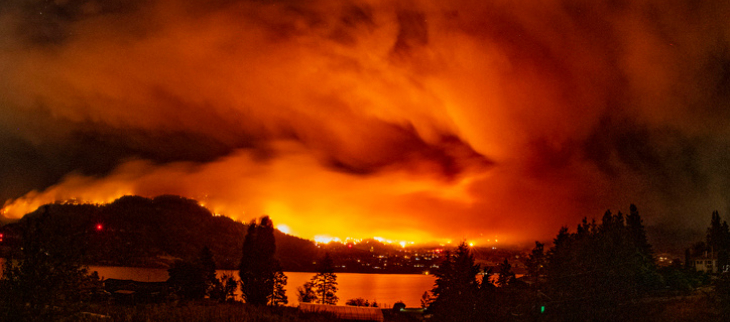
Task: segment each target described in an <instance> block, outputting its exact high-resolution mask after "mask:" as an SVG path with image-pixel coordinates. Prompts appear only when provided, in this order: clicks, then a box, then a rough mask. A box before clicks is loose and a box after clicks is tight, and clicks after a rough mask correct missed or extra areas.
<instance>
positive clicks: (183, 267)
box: [167, 247, 222, 299]
mask: <svg viewBox="0 0 730 322" xmlns="http://www.w3.org/2000/svg"><path fill="white" fill-rule="evenodd" d="M215 271H216V266H215V261H214V260H213V253H212V252H211V251H210V249H208V247H203V249H201V251H200V254H198V257H197V258H196V259H195V260H193V261H180V260H178V261H175V262H174V263H173V265H172V267H170V269H168V270H167V272H168V275H170V278H169V279H168V280H167V282H168V283H169V284H170V286H171V287H172V288H173V290H174V291H175V293H177V294H178V295H179V296H181V297H183V298H185V299H201V298H203V297H205V296H206V295H208V296H210V297H211V298H216V297H217V296H218V295H220V294H217V292H220V290H221V287H222V285H221V283H222V282H221V281H220V280H218V278H217V276H216V272H215Z"/></svg>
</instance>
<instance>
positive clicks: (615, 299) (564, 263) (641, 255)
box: [546, 207, 661, 320]
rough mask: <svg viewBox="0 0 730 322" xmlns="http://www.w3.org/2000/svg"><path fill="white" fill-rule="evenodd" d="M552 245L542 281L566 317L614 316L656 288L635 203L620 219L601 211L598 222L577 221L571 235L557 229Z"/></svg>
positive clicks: (654, 275)
mask: <svg viewBox="0 0 730 322" xmlns="http://www.w3.org/2000/svg"><path fill="white" fill-rule="evenodd" d="M554 244H555V245H554V246H553V248H552V249H551V250H550V251H549V259H548V262H547V270H546V272H547V282H548V286H549V288H550V289H549V291H550V293H551V297H552V298H555V299H557V300H558V301H561V302H562V303H566V304H565V306H564V308H565V310H566V311H565V312H563V314H565V316H564V318H566V319H568V318H570V319H574V320H575V319H577V320H585V319H589V320H597V319H598V320H600V319H609V320H610V319H620V318H619V316H618V315H616V314H619V313H620V312H619V311H620V310H621V309H625V308H627V307H628V306H626V305H625V304H627V303H630V301H631V300H633V299H636V298H637V297H639V296H641V295H642V294H645V293H646V292H648V291H650V290H651V289H653V288H657V287H659V286H660V285H659V283H660V282H661V277H660V276H659V275H658V274H657V272H656V268H655V265H654V263H653V260H652V255H651V245H649V243H648V242H647V241H646V235H645V232H644V228H643V225H642V224H641V217H640V216H639V214H638V211H636V207H631V213H630V214H629V216H627V218H626V220H624V217H623V215H622V214H621V212H619V213H618V214H616V215H614V214H612V213H611V212H610V211H606V213H605V214H604V215H603V218H602V220H601V224H600V225H596V224H595V222H591V223H589V222H588V221H587V220H586V219H583V221H582V223H581V224H579V225H578V229H577V231H576V232H575V233H569V232H568V230H567V228H565V227H563V228H562V229H561V230H560V232H559V233H558V236H557V237H556V238H555V240H554Z"/></svg>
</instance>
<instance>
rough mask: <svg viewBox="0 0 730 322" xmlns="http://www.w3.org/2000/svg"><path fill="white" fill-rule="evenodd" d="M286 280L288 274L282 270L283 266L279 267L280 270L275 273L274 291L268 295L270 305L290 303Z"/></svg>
mask: <svg viewBox="0 0 730 322" xmlns="http://www.w3.org/2000/svg"><path fill="white" fill-rule="evenodd" d="M286 281H287V277H286V275H284V272H282V271H281V268H279V270H277V271H276V273H275V274H274V291H273V292H272V293H271V295H269V297H268V300H269V305H273V306H277V305H287V304H288V303H289V299H288V298H287V296H286V290H284V287H285V286H286Z"/></svg>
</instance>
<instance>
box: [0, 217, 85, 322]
mask: <svg viewBox="0 0 730 322" xmlns="http://www.w3.org/2000/svg"><path fill="white" fill-rule="evenodd" d="M50 209H51V207H49V206H43V207H41V208H39V209H38V210H36V211H35V212H33V213H31V214H28V215H27V216H25V217H24V218H23V219H21V220H20V222H19V223H20V224H21V225H23V227H24V229H23V231H22V237H21V240H20V244H19V245H17V246H19V247H18V248H17V249H14V250H13V252H12V253H11V257H10V258H8V259H7V260H6V261H5V263H4V268H3V276H2V279H1V280H0V320H2V321H28V320H29V321H35V320H38V321H53V320H58V319H62V318H63V316H69V315H71V314H74V313H75V311H78V309H79V305H78V303H80V302H81V300H82V299H83V298H84V297H85V289H90V288H91V287H93V286H94V285H93V284H94V282H95V281H94V279H92V278H91V277H90V276H89V275H88V271H87V269H86V268H85V267H84V266H82V263H83V261H84V254H83V253H82V249H83V247H82V243H83V242H82V241H83V237H84V236H83V235H84V234H85V230H84V223H81V222H78V221H76V220H74V218H72V217H70V216H65V215H64V214H62V213H56V212H53V211H51V210H50ZM90 230H91V228H89V231H90ZM77 231H80V232H81V233H80V234H79V233H77V234H69V233H68V232H77ZM13 255H16V256H13ZM97 277H98V275H97ZM96 282H98V280H97V281H96Z"/></svg>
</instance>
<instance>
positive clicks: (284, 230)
mask: <svg viewBox="0 0 730 322" xmlns="http://www.w3.org/2000/svg"><path fill="white" fill-rule="evenodd" d="M276 229H278V230H279V231H280V232H282V233H285V234H291V230H290V229H289V226H287V225H283V224H282V225H277V226H276Z"/></svg>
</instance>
